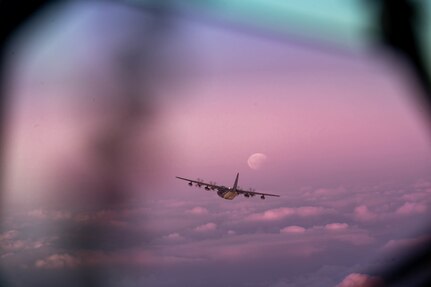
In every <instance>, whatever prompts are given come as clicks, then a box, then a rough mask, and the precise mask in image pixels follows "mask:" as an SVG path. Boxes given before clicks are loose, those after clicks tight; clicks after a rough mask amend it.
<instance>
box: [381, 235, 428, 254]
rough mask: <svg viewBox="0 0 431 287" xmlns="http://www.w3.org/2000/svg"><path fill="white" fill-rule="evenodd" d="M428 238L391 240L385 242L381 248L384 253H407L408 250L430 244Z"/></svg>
mask: <svg viewBox="0 0 431 287" xmlns="http://www.w3.org/2000/svg"><path fill="white" fill-rule="evenodd" d="M430 243H431V237H430V236H420V237H416V238H404V239H392V240H389V241H388V242H386V244H385V245H384V246H383V247H382V250H383V251H384V252H388V253H395V252H400V251H407V250H408V249H410V248H415V247H418V246H421V245H425V244H430Z"/></svg>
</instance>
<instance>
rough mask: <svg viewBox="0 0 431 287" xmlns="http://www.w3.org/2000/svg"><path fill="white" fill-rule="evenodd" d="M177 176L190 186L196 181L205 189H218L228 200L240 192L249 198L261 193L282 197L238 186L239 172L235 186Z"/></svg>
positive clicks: (218, 193) (261, 195)
mask: <svg viewBox="0 0 431 287" xmlns="http://www.w3.org/2000/svg"><path fill="white" fill-rule="evenodd" d="M176 178H178V179H181V180H185V181H188V182H189V185H190V186H193V183H194V184H195V186H197V187H199V188H200V187H202V186H204V188H205V190H217V195H218V196H220V197H221V198H224V199H228V200H232V199H234V198H235V197H236V196H238V195H240V194H243V195H244V197H247V198H249V197H253V196H255V195H260V198H261V199H265V196H275V197H280V195H278V194H270V193H262V192H255V191H254V190H253V189H250V190H242V189H240V187H239V186H238V178H239V173H237V174H236V179H235V182H234V184H233V187H226V186H223V185H217V184H215V183H212V182H210V183H206V182H203V181H202V180H199V179H198V180H192V179H188V178H184V177H179V176H176Z"/></svg>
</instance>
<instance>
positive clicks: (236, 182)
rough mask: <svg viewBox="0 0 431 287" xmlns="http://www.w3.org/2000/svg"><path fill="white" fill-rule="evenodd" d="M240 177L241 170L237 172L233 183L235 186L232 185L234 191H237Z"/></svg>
mask: <svg viewBox="0 0 431 287" xmlns="http://www.w3.org/2000/svg"><path fill="white" fill-rule="evenodd" d="M238 177H239V172H238V173H237V174H236V178H235V183H234V184H233V187H232V190H233V191H236V187H237V186H238Z"/></svg>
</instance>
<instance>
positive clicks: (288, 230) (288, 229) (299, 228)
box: [280, 225, 305, 233]
mask: <svg viewBox="0 0 431 287" xmlns="http://www.w3.org/2000/svg"><path fill="white" fill-rule="evenodd" d="M304 232H305V228H304V227H302V226H296V225H292V226H287V227H285V228H282V229H280V233H304Z"/></svg>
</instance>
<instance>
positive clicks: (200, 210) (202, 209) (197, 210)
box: [187, 206, 208, 215]
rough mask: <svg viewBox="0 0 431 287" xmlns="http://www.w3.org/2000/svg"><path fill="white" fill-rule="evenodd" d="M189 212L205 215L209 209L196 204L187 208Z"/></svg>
mask: <svg viewBox="0 0 431 287" xmlns="http://www.w3.org/2000/svg"><path fill="white" fill-rule="evenodd" d="M187 213H191V214H195V215H203V214H208V209H206V208H205V207H200V206H196V207H193V208H192V209H190V210H187Z"/></svg>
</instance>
